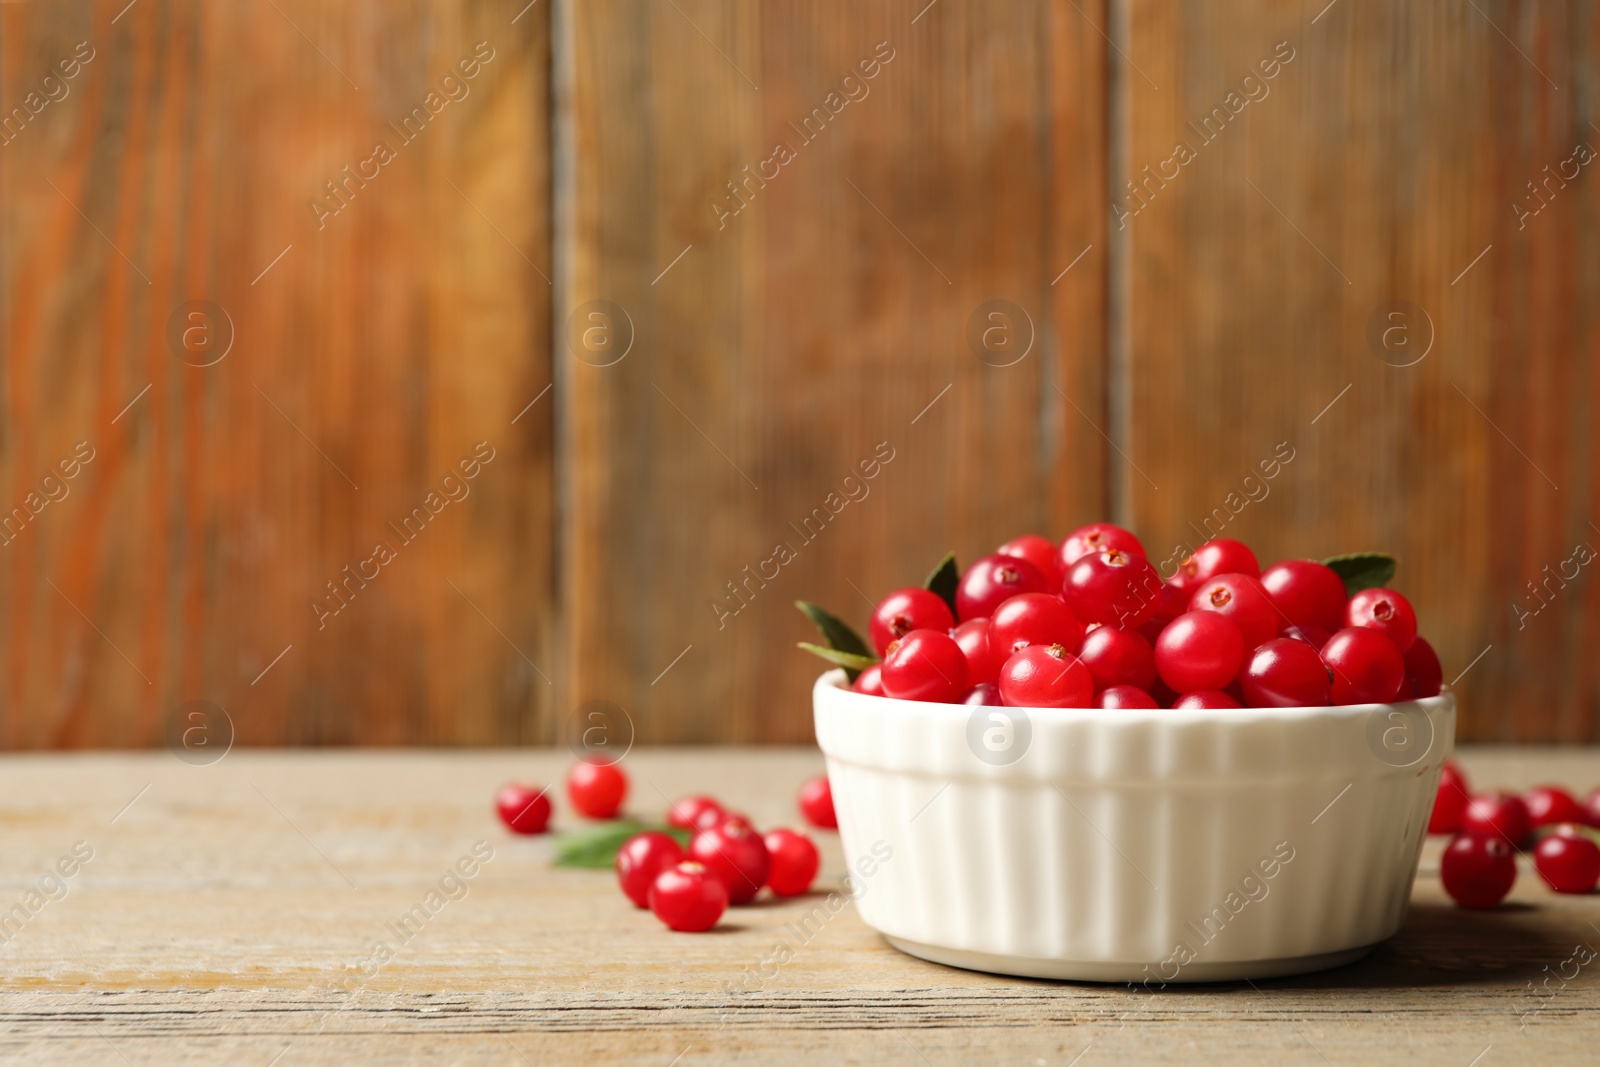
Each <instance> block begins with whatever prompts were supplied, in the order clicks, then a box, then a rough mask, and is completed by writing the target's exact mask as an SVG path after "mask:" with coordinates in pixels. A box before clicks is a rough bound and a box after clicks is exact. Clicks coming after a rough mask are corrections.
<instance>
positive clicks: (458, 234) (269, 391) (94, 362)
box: [0, 0, 555, 748]
mask: <svg viewBox="0 0 1600 1067" xmlns="http://www.w3.org/2000/svg"><path fill="white" fill-rule="evenodd" d="M522 6H523V5H514V4H511V3H509V2H505V3H487V2H485V3H446V4H420V3H413V4H407V5H401V6H395V5H384V4H358V5H344V6H339V7H328V6H326V5H320V4H315V3H309V2H298V3H289V2H285V3H281V4H278V5H276V6H274V5H261V6H259V7H239V6H238V5H222V6H218V5H209V4H198V3H179V2H167V3H163V2H159V0H144V2H142V3H140V4H138V5H137V6H130V7H128V8H127V9H126V10H124V9H123V5H118V4H109V3H108V4H99V5H95V6H91V5H87V4H37V3H24V4H7V5H5V7H4V10H3V14H0V17H3V18H4V20H5V21H4V29H5V33H4V38H5V53H4V71H3V73H0V99H3V100H4V101H5V102H6V104H7V106H9V105H10V104H11V103H12V102H19V103H20V102H24V101H26V99H27V96H26V94H27V93H29V92H31V91H34V90H35V89H39V88H40V87H41V86H43V85H44V83H43V82H42V79H43V78H44V77H45V76H46V74H47V72H49V71H50V70H51V69H52V68H53V67H56V65H57V64H59V63H60V62H62V61H64V60H66V61H72V62H73V63H75V64H76V72H75V75H74V76H73V77H71V78H66V77H65V75H64V72H63V70H61V69H59V68H58V69H57V70H56V75H55V76H54V80H53V81H52V84H53V85H55V86H57V88H56V89H54V90H48V89H46V90H44V91H54V92H55V93H57V94H59V95H60V96H61V99H60V100H59V101H57V102H52V103H50V104H49V105H48V106H47V107H45V108H43V109H42V110H41V111H40V112H39V114H38V115H37V116H35V117H33V118H32V119H31V120H30V121H28V122H27V123H26V124H25V126H23V127H22V128H20V129H19V130H17V131H15V135H14V137H13V138H12V139H11V140H9V141H8V143H7V144H6V145H5V147H4V148H3V149H0V169H3V176H0V180H3V184H4V186H5V188H6V190H7V195H6V197H5V204H4V210H5V226H4V232H5V260H6V263H7V270H6V276H5V277H6V282H5V287H4V291H5V297H4V306H5V309H6V315H5V326H4V330H5V345H6V354H7V355H6V360H5V366H4V382H3V390H4V404H5V413H4V432H3V434H0V492H3V496H0V500H3V501H4V504H3V505H0V506H3V507H4V508H6V509H7V514H12V513H11V512H10V510H9V509H11V508H12V507H13V505H22V506H26V505H27V502H28V500H29V497H28V494H29V493H30V492H32V493H36V494H38V495H37V496H36V497H34V498H33V499H34V500H35V501H37V500H40V499H44V498H45V497H47V496H48V495H49V494H50V493H51V492H55V493H56V494H57V495H61V496H62V498H61V499H60V500H59V501H58V502H54V503H49V504H47V505H46V506H44V507H42V508H40V509H39V513H38V515H37V516H36V517H29V518H28V521H27V522H26V523H25V524H18V525H16V526H14V527H13V528H11V529H9V530H8V531H7V534H6V536H5V538H4V539H5V540H6V544H5V549H4V550H5V552H6V553H8V554H9V558H8V560H7V561H6V563H5V565H4V566H3V567H0V599H3V601H4V603H5V604H6V610H5V612H4V613H3V616H0V618H3V621H0V628H3V631H0V642H3V643H4V645H5V647H6V648H7V658H6V664H7V669H6V671H5V672H4V673H5V682H4V685H3V696H0V701H3V709H0V743H3V744H4V746H5V747H8V748H16V747H26V748H34V747H44V746H68V747H72V746H82V745H148V744H152V743H156V744H159V743H160V739H161V737H162V734H163V728H164V725H165V722H166V720H167V718H168V716H169V715H170V714H171V713H172V712H173V711H174V709H175V708H176V707H177V706H178V705H179V704H181V703H182V702H184V701H188V700H194V699H206V700H210V701H213V702H215V703H216V704H218V705H220V706H222V707H223V708H225V709H226V710H227V711H228V713H229V714H230V716H231V717H232V720H233V722H234V723H235V724H236V726H237V730H238V734H239V736H240V737H241V739H244V740H248V741H251V742H256V743H283V742H289V743H306V742H330V743H341V742H343V743H348V742H351V741H358V740H359V741H362V742H365V743H377V744H383V743H420V742H429V743H463V742H465V743H486V742H492V741H498V742H509V741H516V740H531V739H533V738H535V737H549V736H552V734H553V722H552V708H553V704H552V702H551V696H552V694H553V687H552V686H551V684H550V683H549V682H548V681H547V680H546V678H545V677H542V676H541V675H540V673H539V669H537V668H535V666H534V664H539V665H540V667H542V668H543V670H544V673H545V675H546V676H548V675H549V674H550V673H552V671H553V669H554V667H553V663H552V660H553V647H554V646H553V635H554V629H555V627H554V625H553V623H552V619H553V601H554V595H555V594H554V570H553V568H554V543H553V537H552V524H553V514H554V458H553V425H554V422H553V415H552V405H551V404H550V403H549V397H548V395H546V396H545V398H544V401H543V402H542V403H539V404H535V405H534V406H533V407H532V408H529V409H527V410H526V411H525V412H523V409H524V406H525V405H527V404H528V403H529V402H530V401H532V400H534V399H535V398H536V397H537V396H539V395H540V394H541V391H543V390H544V389H546V387H547V386H548V385H549V384H550V366H549V349H548V337H549V301H550V285H549V281H548V275H549V274H550V271H551V269H552V268H551V266H550V232H549V208H548V205H549V132H548V131H549V112H550V104H549V93H548V87H549V75H548V71H549V31H548V25H549V19H548V5H543V6H540V7H535V8H533V9H530V10H526V11H524V12H522V13H521V14H520V15H519V10H520V9H521V8H522ZM514 18H515V20H516V21H515V23H514V24H513V19H514ZM79 42H86V43H84V44H83V45H82V46H81V47H80V44H79ZM479 42H482V43H481V44H479ZM78 56H81V57H82V59H76V58H75V57H78ZM463 62H464V63H467V64H468V65H469V68H470V70H471V74H470V76H469V75H468V74H467V73H464V72H463V71H462V70H461V69H460V66H459V65H460V64H461V63H463ZM447 79H448V80H447ZM416 108H420V109H421V110H420V111H414V110H413V109H416ZM408 123H409V125H407V124H408ZM379 142H381V143H383V144H384V145H386V146H387V147H386V151H385V152H384V153H381V154H380V153H378V152H376V151H375V145H376V144H377V143H379ZM195 300H204V301H208V302H210V304H211V305H213V306H214V307H216V308H220V309H222V311H221V312H220V313H219V312H216V311H208V312H207V314H209V315H210V316H211V319H210V320H207V321H208V322H210V324H211V327H212V328H213V329H215V330H216V332H217V335H218V336H219V337H220V335H221V334H222V333H224V332H231V334H232V338H233V340H232V347H231V349H229V350H228V351H227V353H226V355H225V357H224V358H221V360H220V362H216V363H215V364H214V365H211V366H204V367H201V366H194V365H186V363H185V362H180V360H179V359H178V358H176V356H175V355H174V353H173V351H172V345H173V342H172V341H171V340H169V330H172V329H173V328H172V327H171V323H174V322H176V323H178V326H177V327H176V331H179V332H181V330H182V329H183V328H184V327H185V326H187V325H190V324H188V323H186V322H185V321H184V320H183V318H182V315H181V314H180V312H179V310H178V309H179V305H180V304H182V303H184V302H185V301H195ZM219 314H225V315H226V317H227V320H228V321H229V322H231V330H228V329H227V328H226V327H224V326H222V325H221V323H222V320H221V319H219V318H218V317H217V316H218V315H219ZM175 315H176V316H177V318H174V316H175ZM212 320H214V321H212ZM202 325H203V324H202ZM200 328H201V326H197V327H196V329H200ZM175 335H176V333H175ZM194 339H195V340H198V334H195V335H194ZM218 343H222V342H220V341H219V342H218ZM187 358H188V360H189V363H190V364H192V363H195V362H204V359H203V357H202V356H200V355H195V354H191V355H189V356H188V357H187ZM519 412H522V414H521V415H520V417H519ZM514 418H516V420H517V421H516V422H515V424H513V419H514ZM80 441H81V442H84V444H83V447H82V449H81V450H78V451H77V452H75V446H76V443H77V442H80ZM479 442H487V443H486V444H485V445H483V446H481V448H480V447H478V443H479ZM475 449H476V452H475ZM488 455H492V456H493V457H494V458H493V460H492V462H488V463H487V464H480V466H479V467H478V468H476V469H477V476H476V477H474V478H472V479H470V480H468V479H465V478H463V476H462V474H461V472H460V470H459V469H458V465H459V464H460V463H461V462H462V461H463V460H466V461H468V462H469V463H479V461H481V460H482V459H483V458H484V457H485V456H488ZM91 456H92V459H89V458H88V457H91ZM475 457H476V458H475ZM63 459H65V460H67V461H69V462H72V463H73V465H74V466H75V468H76V469H77V476H76V477H75V478H72V479H70V480H67V479H64V478H62V477H61V475H60V472H59V471H58V470H57V466H58V464H59V463H60V462H61V461H62V460H63ZM80 459H81V460H84V462H82V463H78V462H77V460H80ZM52 472H55V475H56V477H55V478H54V479H52V482H51V483H50V484H49V485H44V486H41V482H42V479H44V478H45V477H46V476H47V475H49V474H51V473H52ZM447 477H449V479H450V480H449V481H448V482H446V481H445V479H446V478H447ZM63 493H64V495H63ZM430 494H432V495H431V496H430ZM453 497H458V498H459V500H455V499H452V498H453ZM416 508H423V509H424V510H423V511H422V512H421V515H422V516H423V517H424V518H426V519H427V520H428V521H427V522H426V523H425V524H423V523H422V522H421V521H420V520H417V522H416V525H417V526H418V527H419V528H420V527H421V526H423V525H425V526H426V531H425V532H424V533H421V534H420V535H415V536H410V535H407V534H406V533H405V532H404V530H403V527H402V522H403V520H404V519H405V518H406V517H407V516H409V515H412V513H413V509H416ZM434 511H437V517H436V518H435V517H434V514H433V513H434ZM24 514H26V513H25V512H24ZM379 543H383V544H386V545H387V546H389V548H390V549H391V550H392V552H393V554H394V558H393V559H392V561H391V562H388V563H385V564H382V565H379V564H377V563H375V562H371V561H372V560H373V557H374V549H375V546H376V545H378V544H379ZM363 561H367V562H363ZM347 567H349V568H351V570H350V571H346V568H347ZM363 573H364V575H365V577H362V576H361V575H362V574H363ZM268 576H270V578H268ZM330 583H332V584H330ZM452 583H453V584H454V586H455V587H456V588H452ZM335 586H337V587H338V588H337V592H335ZM497 630H498V631H499V632H497ZM290 646H292V647H290ZM280 654H281V657H282V658H281V659H279V658H278V657H279V656H280ZM263 672H265V673H263Z"/></svg>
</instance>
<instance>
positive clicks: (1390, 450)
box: [1112, 0, 1600, 740]
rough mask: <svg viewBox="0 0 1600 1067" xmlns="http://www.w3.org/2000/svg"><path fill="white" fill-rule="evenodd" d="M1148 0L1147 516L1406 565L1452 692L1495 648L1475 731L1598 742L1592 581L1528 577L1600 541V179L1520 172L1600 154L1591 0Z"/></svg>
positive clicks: (1143, 499) (1125, 168) (1134, 283)
mask: <svg viewBox="0 0 1600 1067" xmlns="http://www.w3.org/2000/svg"><path fill="white" fill-rule="evenodd" d="M1127 10H1128V13H1129V14H1128V21H1129V28H1130V32H1129V34H1128V36H1127V38H1126V42H1125V48H1124V50H1125V52H1126V55H1127V64H1126V67H1125V68H1122V69H1123V70H1124V72H1125V73H1126V77H1125V78H1123V79H1122V82H1121V84H1122V85H1123V86H1125V88H1126V98H1125V99H1126V101H1127V108H1128V120H1127V124H1126V130H1127V138H1128V139H1127V150H1126V153H1125V158H1124V159H1123V160H1122V162H1121V163H1120V164H1119V165H1118V166H1117V168H1116V173H1115V176H1114V178H1113V186H1114V188H1113V191H1112V192H1113V195H1112V202H1113V213H1114V216H1115V217H1116V218H1117V219H1118V220H1119V221H1120V224H1121V227H1122V228H1121V229H1117V228H1116V227H1117V225H1118V223H1116V222H1114V223H1113V227H1114V236H1116V237H1117V238H1118V239H1119V240H1121V241H1122V242H1123V245H1122V246H1121V247H1123V248H1125V250H1126V255H1127V259H1128V263H1129V270H1128V276H1127V277H1128V290H1127V308H1128V315H1127V318H1126V321H1125V330H1126V342H1125V346H1126V347H1125V349H1124V355H1125V359H1126V365H1127V367H1128V374H1129V377H1128V379H1127V380H1128V387H1129V388H1130V390H1131V398H1132V399H1131V411H1132V426H1131V431H1130V437H1131V447H1130V449H1129V452H1130V455H1131V458H1132V461H1133V462H1136V463H1137V465H1138V469H1139V470H1141V471H1142V472H1144V474H1145V475H1148V481H1147V480H1146V478H1145V477H1143V476H1141V475H1140V474H1138V473H1135V471H1134V469H1133V468H1132V466H1131V465H1124V466H1122V467H1121V468H1120V469H1121V472H1122V473H1121V484H1123V485H1124V486H1126V487H1127V489H1128V493H1129V495H1128V497H1127V499H1128V501H1129V504H1128V508H1127V511H1126V514H1125V516H1124V517H1125V518H1128V519H1130V520H1131V521H1132V522H1134V523H1135V524H1136V525H1137V526H1138V527H1139V528H1140V530H1141V532H1148V533H1149V535H1150V538H1151V540H1153V541H1155V542H1157V543H1159V544H1161V545H1162V546H1163V548H1164V550H1167V549H1170V546H1173V545H1176V544H1185V543H1187V544H1193V543H1197V542H1198V541H1200V540H1203V539H1205V538H1206V537H1208V536H1215V535H1216V534H1218V533H1222V534H1226V535H1227V536H1236V537H1240V538H1243V539H1245V540H1247V541H1249V542H1251V543H1252V544H1254V545H1256V546H1257V547H1258V551H1261V552H1262V553H1263V555H1264V557H1284V556H1323V555H1328V554H1332V553H1335V552H1340V551H1350V550H1357V549H1364V548H1383V549H1388V550H1390V551H1394V552H1396V553H1398V554H1399V555H1400V556H1401V557H1402V559H1403V562H1402V565H1401V571H1400V576H1399V579H1398V582H1399V586H1400V588H1401V589H1402V590H1404V591H1405V592H1407V593H1408V594H1410V595H1412V596H1413V597H1414V598H1415V602H1416V603H1417V604H1418V605H1419V608H1420V612H1421V619H1422V624H1423V630H1424V632H1425V633H1427V634H1428V635H1429V636H1430V637H1431V638H1433V639H1434V640H1435V642H1436V644H1437V645H1438V647H1439V649H1440V653H1441V656H1442V658H1443V660H1444V664H1445V668H1446V670H1445V674H1446V678H1447V679H1448V678H1453V677H1456V676H1457V674H1458V673H1459V672H1462V671H1464V670H1465V669H1466V668H1467V667H1468V666H1469V664H1471V663H1473V661H1474V658H1475V657H1477V656H1478V655H1479V653H1480V652H1483V651H1484V650H1485V649H1489V651H1488V652H1487V654H1486V655H1485V656H1484V658H1483V659H1482V660H1481V661H1480V662H1477V664H1476V666H1474V667H1473V669H1472V670H1471V672H1470V673H1468V674H1466V676H1465V677H1464V678H1463V679H1462V681H1461V686H1462V690H1463V701H1462V719H1461V730H1462V734H1463V736H1465V737H1476V738H1483V739H1488V738H1498V739H1506V740H1509V739H1512V738H1517V739H1532V738H1541V739H1564V740H1577V739H1587V740H1593V739H1595V737H1596V736H1597V734H1596V731H1597V729H1600V719H1597V716H1596V708H1597V703H1600V682H1597V678H1596V675H1595V669H1594V667H1593V665H1592V664H1591V663H1590V662H1589V660H1591V659H1592V657H1589V656H1587V655H1586V653H1585V652H1584V651H1583V650H1584V649H1585V648H1586V647H1587V645H1588V644H1589V643H1591V642H1592V638H1593V635H1594V627H1595V624H1596V619H1597V618H1600V600H1597V599H1596V590H1595V587H1594V584H1593V583H1592V582H1590V581H1589V580H1588V576H1587V573H1586V571H1585V572H1584V573H1583V574H1582V575H1580V576H1578V577H1577V578H1576V580H1575V581H1574V580H1572V578H1573V575H1574V573H1576V572H1578V571H1579V570H1581V569H1582V568H1581V567H1579V565H1578V564H1576V563H1567V564H1566V567H1565V570H1566V575H1567V579H1568V582H1567V583H1563V582H1562V581H1560V580H1559V579H1557V580H1556V581H1555V582H1553V583H1552V584H1551V586H1550V589H1551V592H1550V593H1541V594H1540V596H1538V597H1536V596H1535V595H1534V594H1533V592H1532V591H1531V590H1530V587H1529V586H1528V584H1527V583H1528V582H1530V581H1532V582H1534V583H1536V584H1538V583H1542V582H1543V581H1544V580H1545V577H1546V572H1545V570H1544V568H1545V566H1546V565H1549V567H1550V568H1551V571H1550V573H1554V572H1556V571H1557V570H1561V569H1563V561H1569V560H1571V559H1572V556H1573V551H1574V546H1575V545H1578V544H1581V543H1582V544H1589V545H1600V540H1597V538H1600V533H1597V532H1596V530H1595V529H1594V528H1593V527H1592V526H1591V523H1592V522H1593V521H1594V514H1593V512H1594V492H1593V489H1592V482H1593V477H1594V473H1593V471H1594V463H1593V459H1592V455H1593V452H1594V447H1595V445H1594V436H1593V415H1592V412H1593V408H1594V405H1595V403H1596V392H1595V379H1594V372H1593V364H1594V362H1595V361H1594V360H1593V359H1592V358H1591V357H1590V355H1589V353H1591V352H1592V349H1593V347H1594V345H1595V337H1596V334H1595V329H1594V310H1593V304H1594V301H1593V300H1592V299H1588V297H1589V296H1591V295H1592V294H1593V292H1594V291H1595V284H1596V276H1595V268H1594V260H1595V255H1594V247H1593V242H1594V235H1595V234H1596V233H1597V232H1600V230H1597V228H1596V226H1595V225H1594V224H1593V222H1594V218H1595V212H1596V207H1597V204H1600V200H1597V192H1596V190H1597V189H1600V186H1596V184H1595V183H1594V182H1593V181H1592V179H1591V176H1590V175H1589V174H1588V172H1587V171H1588V168H1587V167H1579V166H1578V165H1577V164H1570V165H1569V166H1568V171H1567V172H1568V180H1566V181H1561V180H1560V179H1559V177H1558V178H1557V180H1556V181H1555V182H1554V183H1552V184H1551V186H1550V190H1549V192H1548V193H1539V194H1538V195H1537V196H1536V197H1535V198H1534V199H1533V200H1531V201H1530V200H1528V198H1529V197H1530V196H1533V195H1534V193H1533V190H1532V189H1530V187H1529V186H1528V185H1527V183H1528V182H1530V181H1533V182H1541V181H1544V180H1545V172H1544V170H1543V168H1544V167H1546V166H1547V165H1548V166H1550V167H1552V168H1558V167H1559V166H1560V164H1561V162H1562V161H1563V160H1567V159H1569V158H1570V157H1571V156H1572V154H1573V150H1574V148H1573V146H1574V145H1575V144H1577V143H1580V142H1582V143H1584V144H1586V145H1588V146H1590V148H1591V150H1592V149H1594V148H1600V133H1596V131H1595V130H1593V129H1591V128H1590V126H1589V125H1588V122H1587V119H1588V118H1589V117H1590V116H1592V115H1593V114H1594V112H1595V105H1596V101H1595V99H1594V88H1593V86H1594V78H1593V74H1594V70H1595V64H1596V61H1597V56H1600V51H1597V47H1596V45H1597V40H1600V39H1597V36H1596V34H1597V32H1600V27H1597V24H1596V19H1595V13H1594V10H1593V7H1592V6H1591V5H1585V4H1523V3H1480V4H1453V3H1452V4H1401V3H1387V2H1366V3H1363V2H1360V0H1348V2H1344V3H1340V4H1337V5H1326V6H1325V5H1323V4H1311V5H1292V6H1284V5H1275V4H1258V3H1233V4H1227V5H1210V4H1181V5H1172V4H1163V3H1131V4H1129V5H1127ZM1291 57H1292V58H1291ZM1263 62H1265V63H1266V64H1267V67H1266V68H1263V67H1262V66H1261V64H1262V63H1263ZM1267 71H1271V72H1272V74H1273V76H1271V77H1269V76H1268V75H1267ZM1208 123H1209V125H1208ZM1180 146H1181V147H1182V148H1185V149H1187V153H1186V154H1184V155H1181V156H1178V155H1176V154H1175V149H1178V148H1179V147H1180ZM1146 168H1149V169H1148V170H1147V169H1146ZM1579 171H1581V173H1577V172H1579ZM1574 173H1576V176H1575V177H1574V176H1573V174H1574ZM1128 182H1131V183H1133V184H1132V185H1131V186H1130V185H1127V184H1125V183H1128ZM1541 198H1542V199H1541ZM1541 203H1545V204H1546V206H1545V207H1544V208H1543V210H1542V211H1540V212H1539V213H1538V214H1537V215H1534V216H1532V217H1524V214H1523V213H1524V211H1527V210H1529V208H1524V209H1523V210H1522V211H1519V210H1517V209H1516V205H1518V204H1527V205H1529V207H1536V206H1538V205H1539V204H1541ZM1399 302H1405V304H1404V305H1402V304H1401V303H1399ZM1391 313H1394V314H1399V315H1401V316H1403V318H1402V319H1389V318H1387V317H1386V316H1387V315H1389V314H1391ZM1385 330H1388V331H1389V332H1388V340H1387V343H1384V342H1383V340H1382V338H1383V337H1384V331H1385ZM1402 342H1407V343H1405V344H1402ZM1402 364H1411V365H1402ZM1280 443H1281V452H1280V451H1279V449H1280ZM1288 455H1292V456H1293V457H1294V458H1293V460H1292V462H1288V463H1282V462H1279V461H1280V460H1283V459H1284V458H1285V457H1286V456H1288ZM1263 461H1265V462H1267V463H1268V464H1269V465H1270V466H1269V468H1268V469H1270V470H1273V471H1276V472H1277V477H1275V478H1273V479H1267V478H1264V477H1262V471H1261V467H1260V464H1262V463H1263ZM1113 466H1114V468H1116V466H1117V464H1116V461H1115V459H1114V460H1113ZM1163 554H1164V553H1163ZM1263 562H1266V560H1265V559H1264V560H1263ZM1564 585H1568V586H1570V587H1565V588H1563V586H1564ZM1546 601H1548V602H1549V607H1548V608H1545V609H1544V610H1542V611H1541V612H1540V613H1539V615H1538V616H1537V617H1534V618H1529V619H1527V620H1526V623H1527V624H1526V628H1525V629H1524V628H1523V627H1522V626H1521V625H1520V623H1521V621H1522V620H1521V618H1520V615H1519V613H1518V611H1517V608H1516V607H1514V605H1523V604H1526V606H1527V608H1531V609H1537V608H1540V607H1541V605H1542V604H1543V603H1544V602H1546ZM1524 610H1526V609H1524ZM1491 646H1492V647H1491Z"/></svg>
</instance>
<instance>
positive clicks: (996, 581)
mask: <svg viewBox="0 0 1600 1067" xmlns="http://www.w3.org/2000/svg"><path fill="white" fill-rule="evenodd" d="M1050 585H1051V583H1050V580H1049V579H1048V578H1046V577H1045V576H1044V575H1043V574H1042V573H1040V571H1039V568H1038V567H1035V566H1034V565H1033V564H1031V563H1029V562H1028V561H1027V560H1025V559H1018V558H1017V557H1015V556H1002V555H999V554H998V553H997V554H995V555H992V556H984V557H983V558H982V559H980V560H978V561H977V562H976V563H974V564H973V565H972V566H970V567H968V568H967V572H966V573H965V574H963V575H962V576H961V582H960V584H958V585H957V586H956V614H957V615H959V616H961V621H962V622H965V621H967V620H968V619H987V618H992V617H993V615H994V612H995V609H996V608H998V607H999V606H1000V605H1001V604H1004V603H1005V602H1006V601H1007V600H1010V599H1011V598H1012V597H1014V596H1016V595H1017V594H1018V593H1045V592H1049V590H1050Z"/></svg>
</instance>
